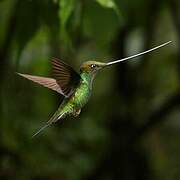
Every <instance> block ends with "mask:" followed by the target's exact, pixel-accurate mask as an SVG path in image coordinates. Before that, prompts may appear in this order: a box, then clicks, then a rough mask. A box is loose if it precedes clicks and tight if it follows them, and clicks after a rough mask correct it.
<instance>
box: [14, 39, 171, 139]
mask: <svg viewBox="0 0 180 180" xmlns="http://www.w3.org/2000/svg"><path fill="white" fill-rule="evenodd" d="M169 43H170V41H169V42H167V43H164V44H162V45H160V46H157V47H155V48H152V49H150V50H147V51H144V52H142V53H139V54H136V55H133V56H130V57H127V58H123V59H120V60H116V61H113V62H109V63H101V62H97V61H87V62H85V63H83V64H82V65H81V67H80V72H79V73H77V72H76V71H74V69H73V68H71V67H70V66H69V65H67V64H66V63H64V62H63V61H60V60H58V59H53V60H52V68H53V75H54V77H55V78H47V77H40V76H32V75H27V74H21V73H18V74H19V75H20V76H23V77H25V78H27V79H29V80H32V81H34V82H36V83H39V84H41V85H43V86H45V87H48V88H50V89H52V90H54V91H56V92H58V93H60V94H62V95H63V96H64V100H63V102H62V104H61V105H60V107H59V108H58V110H57V111H56V112H55V113H54V115H53V116H52V118H51V119H50V120H49V121H47V123H46V124H45V126H43V127H42V128H41V129H40V130H39V131H38V132H36V133H35V134H34V135H33V137H34V136H36V135H37V134H39V133H40V132H41V131H42V130H43V129H45V128H46V127H48V126H49V125H51V124H52V123H55V122H56V121H58V120H59V119H62V118H65V117H66V116H67V115H73V116H75V117H76V116H78V115H79V114H80V112H81V109H82V107H83V106H84V105H85V104H86V103H87V102H88V100H89V98H90V96H91V92H92V83H93V80H94V77H95V75H96V74H97V72H98V71H99V70H100V69H102V68H104V67H107V66H110V65H112V64H116V63H118V62H121V61H125V60H127V59H131V58H135V57H137V56H140V55H143V54H146V53H149V52H151V51H153V50H155V49H158V48H160V47H163V46H165V45H167V44H169Z"/></svg>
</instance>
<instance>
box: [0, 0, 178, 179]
mask: <svg viewBox="0 0 180 180" xmlns="http://www.w3.org/2000/svg"><path fill="white" fill-rule="evenodd" d="M178 10H179V1H178V0H174V1H172V2H170V1H166V0H164V1H154V0H153V1H144V0H133V1H132V0H79V1H78V0H43V1H40V0H14V1H12V0H6V1H0V27H1V28H0V77H1V78H0V81H1V86H0V98H1V99H0V133H1V136H0V179H18V180H19V179H22V180H23V179H24V180H26V179H61V180H73V179H74V180H77V179H93V180H96V179H98V180H101V179H102V180H104V179H122V180H135V179H143V180H150V179H158V180H164V179H165V180H166V179H167V180H169V179H171V180H176V179H178V177H180V174H179V173H180V172H179V169H178V163H179V162H180V155H179V152H180V146H179V135H180V134H179V129H180V124H179V117H180V113H179V105H180V104H179V102H180V100H179V99H180V94H179V92H180V91H179V87H180V86H179V84H180V75H179V74H180V73H179V69H180V68H179V57H180V55H179V52H180V51H179V44H178V42H179V41H178V39H179V38H180V37H179V32H180V27H179V23H178V22H180V20H179V15H178V14H179V11H178ZM169 40H172V41H173V44H172V45H170V46H168V47H165V48H164V49H160V50H159V51H157V52H156V53H155V52H154V53H153V54H149V55H146V56H144V57H142V58H141V59H139V60H138V59H136V60H134V61H129V62H126V63H122V64H119V65H116V66H114V67H112V68H109V69H107V70H104V71H102V72H101V73H99V74H98V75H97V79H96V80H95V82H94V85H93V93H92V97H91V99H90V101H89V103H88V104H87V105H86V106H85V107H84V108H83V109H82V113H81V115H80V116H79V117H77V118H73V117H72V118H71V117H70V118H67V119H65V120H63V121H61V122H59V123H57V124H55V125H54V126H52V127H51V128H49V129H47V130H46V131H44V133H43V134H42V135H40V136H39V137H37V138H36V139H34V140H31V139H30V138H31V135H32V134H33V133H34V132H35V131H36V130H37V129H38V128H39V127H40V126H42V125H43V123H44V122H46V121H47V120H48V119H49V118H50V117H51V115H52V114H53V113H54V112H55V110H56V109H57V108H58V106H59V104H60V103H61V101H62V99H63V97H62V96H60V95H57V94H56V93H55V92H52V91H51V90H48V89H45V88H43V87H40V86H38V85H36V84H34V83H32V82H29V81H27V80H25V79H22V78H21V77H18V76H16V75H15V74H14V72H15V71H19V72H22V73H28V74H34V75H41V76H42V75H44V76H51V65H50V58H51V57H52V56H53V57H59V58H60V59H62V60H64V61H65V62H67V63H69V64H70V65H72V66H73V67H75V69H76V70H78V67H79V66H80V64H81V63H82V62H84V61H86V60H91V59H93V60H99V61H102V62H103V61H104V62H107V61H110V60H113V59H119V58H121V57H125V56H127V55H132V54H135V53H137V52H139V51H142V50H145V49H148V48H150V47H152V46H155V45H158V44H161V43H163V42H165V41H169ZM164 122H166V123H164ZM158 124H159V126H157V125H158ZM154 127H158V128H156V129H153V128H154ZM148 133H149V134H148Z"/></svg>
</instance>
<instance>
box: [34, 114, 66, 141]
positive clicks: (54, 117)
mask: <svg viewBox="0 0 180 180" xmlns="http://www.w3.org/2000/svg"><path fill="white" fill-rule="evenodd" d="M57 114H58V113H57V111H56V112H55V113H54V115H53V116H52V118H51V119H50V120H49V121H47V122H46V124H45V125H44V126H43V127H41V128H40V129H39V130H38V131H37V132H36V133H35V134H33V136H32V138H34V137H35V136H37V135H38V134H39V133H40V132H42V131H43V130H44V129H46V128H47V127H49V126H50V125H51V124H52V123H54V122H56V121H58V120H59V119H61V118H62V117H63V116H64V114H65V113H62V114H60V115H57Z"/></svg>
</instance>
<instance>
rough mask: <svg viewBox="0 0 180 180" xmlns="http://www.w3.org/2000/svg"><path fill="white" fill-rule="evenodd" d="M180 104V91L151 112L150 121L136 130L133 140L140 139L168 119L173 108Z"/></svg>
mask: <svg viewBox="0 0 180 180" xmlns="http://www.w3.org/2000/svg"><path fill="white" fill-rule="evenodd" d="M179 105H180V92H178V93H176V94H175V95H173V96H172V97H171V98H169V99H168V100H167V102H165V103H164V104H163V105H162V107H161V108H159V109H158V110H157V111H155V112H154V113H152V114H151V116H150V117H149V118H148V121H147V122H146V123H145V124H144V125H142V126H141V127H140V128H139V129H138V130H137V132H136V135H135V136H134V138H133V140H135V141H136V140H137V139H138V140H139V138H140V137H142V136H143V135H144V134H146V133H148V132H149V131H150V130H152V128H154V127H155V126H157V125H158V124H160V123H162V122H164V121H166V120H167V119H166V116H168V115H169V114H170V113H171V112H172V111H173V110H175V109H176V108H177V106H179Z"/></svg>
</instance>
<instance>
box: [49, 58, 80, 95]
mask: <svg viewBox="0 0 180 180" xmlns="http://www.w3.org/2000/svg"><path fill="white" fill-rule="evenodd" d="M52 69H53V75H54V78H55V79H56V82H57V84H58V85H59V86H60V88H61V90H62V92H63V94H64V95H65V96H70V95H71V94H72V93H73V91H74V89H75V87H76V86H77V84H78V83H79V82H80V79H81V77H80V75H79V74H78V73H77V72H76V71H75V70H74V69H73V68H72V67H70V66H69V65H68V64H66V63H64V62H63V61H60V60H59V59H57V58H53V59H52Z"/></svg>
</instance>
